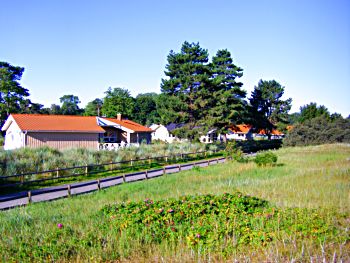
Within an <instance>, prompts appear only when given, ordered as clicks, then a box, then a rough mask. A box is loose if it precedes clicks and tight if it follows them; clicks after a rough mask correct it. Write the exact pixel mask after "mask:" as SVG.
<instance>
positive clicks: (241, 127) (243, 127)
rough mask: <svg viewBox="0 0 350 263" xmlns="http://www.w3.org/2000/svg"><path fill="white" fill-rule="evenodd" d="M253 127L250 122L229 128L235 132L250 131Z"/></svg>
mask: <svg viewBox="0 0 350 263" xmlns="http://www.w3.org/2000/svg"><path fill="white" fill-rule="evenodd" d="M252 127H253V126H252V125H249V124H239V125H235V126H232V127H230V128H229V130H231V131H232V132H235V133H248V132H249V131H250V129H251V128H252Z"/></svg>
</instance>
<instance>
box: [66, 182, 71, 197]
mask: <svg viewBox="0 0 350 263" xmlns="http://www.w3.org/2000/svg"><path fill="white" fill-rule="evenodd" d="M67 192H68V197H71V195H72V190H71V186H70V184H69V185H67Z"/></svg>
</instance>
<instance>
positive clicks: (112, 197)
mask: <svg viewBox="0 0 350 263" xmlns="http://www.w3.org/2000/svg"><path fill="white" fill-rule="evenodd" d="M275 153H276V154H277V155H278V160H279V161H278V164H277V165H276V166H274V167H263V168H259V167H257V166H256V165H255V164H254V163H252V162H250V163H236V162H229V163H226V164H223V165H217V166H211V167H208V168H201V169H196V170H191V171H185V172H182V173H178V174H172V175H167V176H164V177H160V178H156V179H152V180H148V181H142V182H136V183H132V184H124V185H120V186H117V187H113V188H110V189H106V190H102V191H100V192H96V193H92V194H88V195H82V196H77V197H74V198H71V199H64V200H58V201H55V202H48V203H38V204H33V205H30V206H28V207H23V208H16V209H13V210H10V211H6V212H1V213H0V255H1V256H0V257H1V260H2V261H4V262H8V261H16V262H19V261H70V262H74V261H76V262H80V261H92V262H94V261H107V260H110V261H113V260H114V261H118V260H119V261H176V262H186V261H187V262H189V261H226V260H230V261H232V260H235V259H236V260H238V261H253V262H261V261H289V262H290V261H293V262H295V261H312V262H320V261H327V262H328V261H332V260H336V261H340V260H343V262H346V261H348V260H349V259H350V253H349V251H350V247H349V244H350V238H349V227H348V226H349V222H350V196H349V192H350V178H349V175H350V164H349V160H348V159H349V156H350V147H349V146H346V145H324V146H317V147H304V148H302V147H296V148H284V149H280V150H278V151H275ZM236 190H239V191H240V192H243V193H244V194H246V195H252V196H256V197H259V198H261V199H264V200H267V201H269V202H270V204H271V205H272V206H274V205H275V206H276V208H277V209H280V210H285V211H286V215H287V214H288V213H289V214H288V215H289V216H288V220H290V221H291V224H294V225H293V226H295V224H296V223H298V224H300V219H302V220H303V221H305V222H313V221H312V220H314V219H315V220H318V218H319V219H320V220H322V222H323V221H324V222H327V224H331V225H334V227H336V228H337V229H339V230H341V231H342V232H341V233H343V234H342V235H341V237H342V238H339V239H338V238H337V236H330V237H328V236H325V237H327V238H325V239H323V240H321V241H320V240H314V239H312V238H310V237H308V236H305V237H303V238H300V237H299V234H300V232H298V233H297V232H296V233H293V232H289V233H285V232H283V233H282V232H279V231H278V229H279V225H278V224H276V225H274V227H275V230H276V236H275V237H274V239H273V241H272V242H270V243H268V244H267V245H266V246H260V247H255V248H252V247H250V246H249V245H248V246H240V247H237V248H234V249H231V250H227V249H226V248H227V247H229V246H226V245H225V242H234V240H232V239H230V238H229V237H228V236H227V237H224V238H225V240H226V241H225V242H223V243H222V249H221V250H220V251H217V252H213V253H206V252H205V249H204V248H201V247H197V248H196V249H194V248H190V247H188V246H187V245H186V242H185V240H182V239H179V240H177V241H176V242H167V241H166V242H162V243H160V244H154V243H147V242H145V240H143V239H142V236H137V237H136V236H133V237H132V238H130V236H128V234H127V233H126V232H118V231H115V229H114V228H113V226H112V225H108V224H105V220H106V219H105V218H104V217H101V215H100V210H101V209H102V208H103V207H104V206H105V205H107V204H112V203H114V202H129V201H141V200H144V199H146V198H150V199H152V200H162V199H168V198H178V197H180V196H183V195H199V194H215V195H217V194H223V193H225V192H234V191H236ZM290 209H291V210H290ZM305 209H316V210H305ZM288 211H289V212H288ZM308 211H310V212H308ZM58 223H61V224H63V228H62V229H59V228H58V227H57V224H58ZM306 225H310V224H306ZM252 227H257V228H258V227H261V226H254V225H252ZM296 227H300V228H302V227H304V225H303V224H300V226H299V225H296ZM309 230H310V231H312V228H311V229H309ZM344 238H345V242H344ZM231 247H232V246H231Z"/></svg>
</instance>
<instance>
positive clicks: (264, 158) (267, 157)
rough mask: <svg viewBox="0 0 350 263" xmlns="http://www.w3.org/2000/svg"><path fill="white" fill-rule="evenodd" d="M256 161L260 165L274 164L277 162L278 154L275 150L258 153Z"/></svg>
mask: <svg viewBox="0 0 350 263" xmlns="http://www.w3.org/2000/svg"><path fill="white" fill-rule="evenodd" d="M254 162H255V163H256V164H257V165H258V166H266V165H273V164H275V163H276V162H277V155H276V154H274V153H273V152H263V153H259V154H257V155H256V157H255V159H254Z"/></svg>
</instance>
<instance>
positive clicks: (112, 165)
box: [110, 161, 113, 171]
mask: <svg viewBox="0 0 350 263" xmlns="http://www.w3.org/2000/svg"><path fill="white" fill-rule="evenodd" d="M110 165H111V168H110V170H111V171H112V170H113V162H112V161H111V164H110Z"/></svg>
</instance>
